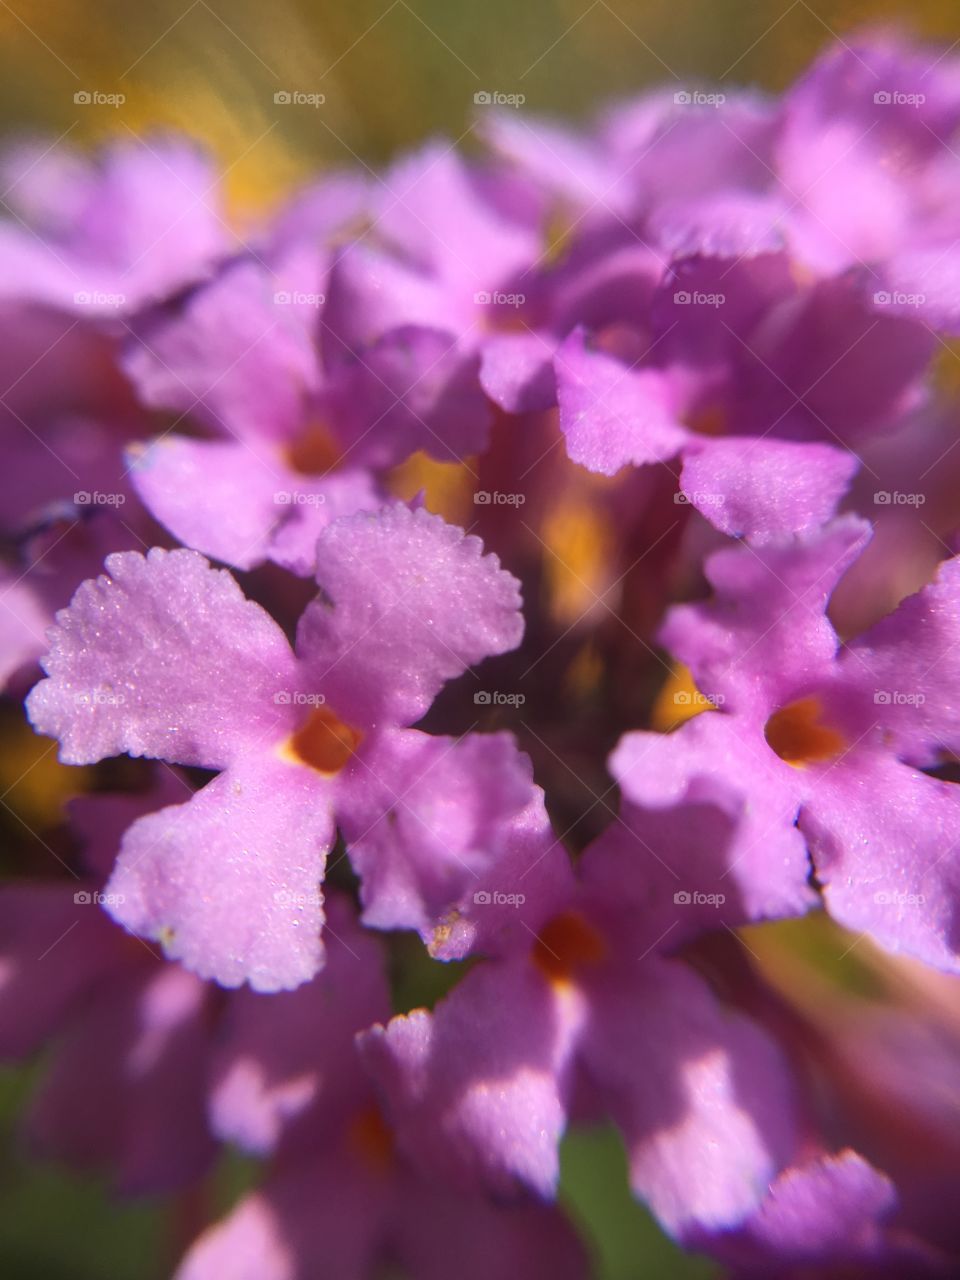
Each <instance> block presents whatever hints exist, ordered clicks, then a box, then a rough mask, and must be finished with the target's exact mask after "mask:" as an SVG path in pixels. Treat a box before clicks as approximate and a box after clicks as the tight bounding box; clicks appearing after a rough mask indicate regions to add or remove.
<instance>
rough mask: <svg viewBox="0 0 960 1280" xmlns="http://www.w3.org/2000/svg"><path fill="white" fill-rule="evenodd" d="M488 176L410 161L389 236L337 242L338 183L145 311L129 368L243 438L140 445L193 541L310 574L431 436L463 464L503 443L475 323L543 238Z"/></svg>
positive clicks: (178, 529) (145, 466)
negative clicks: (492, 433) (390, 473)
mask: <svg viewBox="0 0 960 1280" xmlns="http://www.w3.org/2000/svg"><path fill="white" fill-rule="evenodd" d="M380 187H382V194H381V192H380ZM475 187H476V184H475V182H474V180H473V178H472V176H471V175H470V174H469V173H468V171H467V170H466V168H465V166H463V164H462V163H461V162H460V161H459V160H458V159H457V158H456V157H455V156H454V155H453V154H452V153H450V152H446V151H443V150H441V149H439V148H428V149H427V150H426V151H424V152H423V153H421V154H418V155H416V156H412V157H409V158H407V159H406V160H405V161H403V162H402V163H400V164H399V165H398V166H397V167H396V169H395V170H392V171H391V172H389V173H388V174H387V175H386V176H385V177H384V178H383V179H382V180H381V181H380V184H379V187H378V189H377V191H376V193H375V194H373V195H370V194H368V197H367V199H368V202H369V204H370V209H369V215H370V216H371V217H373V219H374V225H375V226H376V229H377V234H376V238H375V239H374V240H373V241H372V242H370V241H368V240H367V238H366V237H362V238H360V239H359V240H354V241H353V242H351V243H349V244H347V245H346V246H344V247H342V248H341V249H339V250H338V251H337V252H336V254H334V252H333V251H332V250H330V249H322V248H317V247H316V245H315V242H314V241H313V239H308V237H307V235H306V231H307V230H308V229H309V230H312V231H313V233H314V234H315V235H316V234H317V228H318V226H319V228H320V231H322V233H323V234H324V235H325V237H326V239H327V240H329V239H330V238H331V237H332V233H333V232H334V231H335V230H337V220H335V218H334V214H335V212H336V210H337V208H338V207H339V209H340V218H339V222H340V223H344V222H346V221H348V220H349V219H350V218H351V217H355V216H356V214H357V212H358V208H357V206H358V197H357V193H356V192H355V191H354V190H353V189H352V188H349V187H348V189H347V192H346V197H345V198H344V195H343V192H342V191H341V190H340V187H335V190H334V196H333V197H331V198H328V199H327V201H326V202H325V204H324V207H323V212H324V213H325V215H326V216H325V217H324V216H318V209H317V203H318V201H319V200H320V198H321V195H322V189H321V188H318V189H317V191H316V192H314V193H313V199H312V206H311V203H310V202H308V201H306V199H304V200H303V201H301V203H300V207H299V208H298V209H295V210H293V211H288V212H287V213H286V214H285V215H284V216H283V217H282V218H281V219H280V221H279V225H278V226H277V228H275V229H274V230H273V231H272V232H271V233H270V235H269V236H267V237H266V244H265V246H264V247H263V250H262V252H260V251H257V250H253V251H251V253H250V254H249V255H247V256H244V257H240V258H237V259H235V260H233V261H231V262H228V263H227V264H226V265H225V266H224V267H223V268H222V270H221V271H220V272H219V274H218V275H217V276H216V277H215V278H214V279H213V280H212V281H211V282H210V283H209V284H208V285H206V286H203V287H201V288H199V289H198V290H196V291H195V292H194V293H193V294H191V295H190V296H189V297H187V298H186V299H180V300H176V301H174V302H172V303H170V304H167V305H165V306H162V307H160V308H158V309H157V310H155V311H154V312H152V313H149V314H147V315H144V316H143V317H141V319H140V321H139V322H138V323H137V324H136V326H135V329H134V333H133V337H132V339H131V340H130V341H129V342H128V344H127V349H126V354H125V365H126V368H127V371H128V373H129V374H130V376H131V378H132V379H133V381H134V383H135V385H136V387H137V389H138V392H139V394H140V396H141V397H142V399H143V400H144V402H145V403H147V404H149V405H151V406H154V407H157V408H164V409H173V410H176V411H178V412H179V414H180V418H179V419H178V421H180V420H181V419H182V418H184V417H188V416H189V417H191V418H192V419H194V420H195V421H197V422H198V423H200V424H202V425H203V426H205V427H206V428H208V429H209V430H210V431H212V432H214V433H215V434H217V435H219V436H226V437H227V438H228V439H227V442H226V443H220V442H218V443H208V442H200V441H192V440H187V439H183V438H181V437H179V436H176V435H174V436H172V437H171V436H164V437H161V438H160V439H159V440H158V441H156V442H155V443H153V444H152V445H150V446H148V447H147V448H146V449H145V450H141V449H137V450H135V451H134V452H133V454H132V467H133V480H134V483H135V485H136V487H137V490H138V492H139V493H140V495H141V497H142V498H143V500H144V501H145V503H146V504H147V506H148V507H149V508H150V510H151V511H152V512H153V514H154V515H155V516H156V517H157V518H158V519H159V520H161V521H162V522H163V523H164V524H165V525H166V526H167V527H168V528H169V529H170V530H171V531H172V532H173V533H174V534H175V535H176V536H177V537H178V538H179V539H180V540H181V541H183V542H185V543H186V544H187V545H188V546H191V547H193V548H194V549H196V550H199V551H202V552H204V553H205V554H207V555H212V556H215V557H217V558H218V559H221V560H224V561H225V562H227V563H229V564H232V565H235V566H236V567H238V568H249V567H250V566H252V565H254V564H258V563H261V562H262V561H263V560H264V559H272V560H274V561H275V562H276V563H278V564H281V565H283V566H284V567H285V568H289V569H292V570H293V571H294V572H295V573H298V574H301V575H303V576H307V577H309V576H311V575H312V573H313V568H314V561H313V553H314V550H315V543H316V536H317V533H318V532H319V531H320V529H321V528H323V527H324V526H325V525H326V524H327V523H329V521H330V520H332V519H334V518H336V516H338V515H342V514H348V513H349V512H351V511H355V510H362V509H373V508H375V507H376V506H378V505H379V502H380V500H381V497H382V494H381V490H380V488H379V486H378V483H377V481H378V479H379V476H380V475H381V473H382V472H383V471H384V470H385V469H387V468H389V467H391V466H393V465H395V464H397V463H399V462H402V461H403V460H404V459H405V458H407V457H408V456H409V455H410V454H412V453H414V452H416V451H417V450H424V451H425V452H427V453H428V454H430V455H432V456H433V457H436V458H439V459H441V460H443V461H450V460H454V461H462V460H463V459H465V458H466V457H467V456H469V455H471V454H473V453H476V452H478V451H480V450H482V449H483V448H484V447H485V446H486V443H487V438H488V431H489V422H490V411H489V407H488V406H487V404H486V402H485V400H484V397H483V394H482V392H481V390H480V387H479V385H478V384H477V378H476V367H475V366H476V356H475V354H474V349H475V347H476V340H475V339H474V340H471V338H470V330H471V329H474V328H478V327H479V326H480V323H481V320H482V318H483V316H484V314H485V311H486V310H488V309H489V308H485V307H484V306H482V305H480V304H478V302H477V300H476V298H477V296H479V291H481V290H489V289H490V288H492V287H494V286H495V285H497V284H498V283H499V282H501V281H503V280H506V278H507V276H508V274H509V272H510V271H512V270H514V269H515V268H516V267H517V266H518V264H519V263H521V262H522V261H524V260H526V258H528V257H529V256H530V255H531V253H532V244H533V238H532V233H531V232H530V231H529V230H526V229H524V228H523V227H522V226H521V225H520V224H513V223H511V222H510V221H508V220H507V218H506V217H504V216H502V215H501V214H500V213H498V211H497V210H496V208H494V207H489V202H488V201H486V200H485V199H484V197H483V196H482V193H481V191H480V190H479V189H475ZM305 224H306V225H305ZM264 255H266V256H264Z"/></svg>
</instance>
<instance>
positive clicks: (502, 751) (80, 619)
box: [29, 505, 535, 990]
mask: <svg viewBox="0 0 960 1280" xmlns="http://www.w3.org/2000/svg"><path fill="white" fill-rule="evenodd" d="M481 552H482V549H481V545H480V543H479V541H478V540H477V539H475V538H467V537H465V536H464V535H463V534H462V533H461V532H460V531H459V530H457V529H454V528H452V527H451V526H449V525H445V524H444V522H443V521H442V520H440V519H439V518H438V517H435V516H430V515H428V514H427V513H426V512H425V511H417V512H411V511H410V510H408V509H407V508H405V507H402V506H399V505H398V506H394V507H392V508H387V509H385V510H384V511H382V512H381V513H380V514H378V515H359V516H355V517H350V518H347V519H344V520H342V521H338V522H335V523H334V524H332V525H331V526H329V527H328V528H327V529H326V530H325V531H324V533H323V534H322V535H321V538H320V543H319V563H320V565H321V569H320V573H319V576H318V582H319V584H320V587H321V592H322V595H321V596H320V597H319V598H318V599H317V600H315V601H314V602H313V603H312V604H310V605H309V606H308V607H307V609H306V610H305V612H304V614H303V616H302V618H301V619H300V623H299V627H298V634H297V650H296V653H294V651H293V650H292V649H291V647H290V645H289V643H288V642H287V640H286V637H285V636H284V635H283V633H282V632H281V631H280V629H279V627H277V625H276V624H275V623H274V622H273V621H272V619H271V618H270V617H269V616H268V615H267V614H266V613H265V612H264V610H263V609H261V608H260V606H259V605H256V604H253V603H252V602H250V601H247V600H245V599H244V597H243V595H242V594H241V592H240V590H239V588H238V587H237V584H236V583H235V582H234V580H233V579H232V578H231V577H230V576H229V575H228V574H227V573H226V572H224V571H222V570H220V571H218V570H214V569H211V568H210V566H209V565H208V564H207V562H206V561H205V560H204V559H203V558H202V557H201V556H199V555H197V554H196V553H195V552H191V551H172V552H165V551H161V550H153V551H151V552H150V553H149V555H148V556H147V557H146V558H144V557H143V556H141V555H139V554H137V553H135V552H127V553H123V554H120V555H116V556H113V557H110V558H109V559H108V561H107V571H108V575H109V576H103V577H101V578H99V579H97V581H95V582H88V583H85V584H84V585H83V586H82V587H81V588H80V590H79V591H78V593H77V595H76V596H75V597H74V600H73V603H72V604H71V606H70V608H69V609H66V610H64V611H63V612H61V614H60V615H59V618H58V625H57V627H56V629H55V630H54V631H53V632H52V633H51V642H52V649H51V653H50V655H49V656H48V657H47V658H46V659H45V668H46V670H47V672H48V678H47V679H46V680H44V681H41V682H40V684H38V685H37V686H36V687H35V689H34V690H33V692H32V693H31V695H30V698H29V710H30V715H31V718H32V720H33V723H34V725H35V727H36V728H37V729H39V730H40V731H41V732H47V733H50V734H51V735H53V736H58V737H59V738H60V740H61V755H62V758H63V759H64V760H66V761H68V762H70V763H76V764H79V763H89V762H92V761H95V760H100V759H102V758H103V757H105V756H108V755H115V754H117V753H119V752H122V751H126V752H128V753H129V754H131V755H143V756H148V757H153V758H155V759H161V760H167V761H169V762H177V763H180V764H185V765H199V766H201V767H204V768H207V769H215V770H218V771H222V772H220V774H219V776H218V777H217V778H215V779H214V780H213V781H212V782H211V783H209V784H208V785H207V786H205V787H204V788H203V789H202V790H200V791H199V792H198V793H197V794H196V795H195V796H194V797H193V798H192V799H191V800H190V801H189V802H188V803H187V804H184V805H177V806H175V807H173V808H168V809H164V810H162V811H161V812H159V813H157V814H153V815H150V816H148V817H145V818H142V819H141V820H140V821H138V822H137V823H135V824H134V825H133V826H132V827H131V828H130V830H129V831H128V832H127V834H126V836H125V837H124V840H123V844H122V847H121V852H120V856H119V858H118V862H117V866H116V869H115V870H114V873H113V875H112V877H111V880H110V884H109V888H110V890H111V891H112V892H114V893H116V894H118V895H121V896H122V903H120V904H118V905H116V906H114V907H112V908H111V910H112V914H113V915H114V917H115V918H116V919H117V920H119V921H120V922H121V923H123V924H125V925H126V926H127V927H128V928H130V929H132V930H134V931H136V932H139V933H142V934H145V935H147V936H149V937H152V938H157V939H159V940H160V941H161V942H162V943H163V945H164V947H165V950H166V951H167V954H168V955H170V956H171V957H172V958H177V959H182V960H183V961H184V963H185V964H186V965H187V966H188V967H190V968H192V969H194V970H195V971H196V972H198V973H200V974H201V975H202V976H205V977H215V978H216V979H217V980H218V981H220V982H222V983H224V984H225V985H228V986H235V985H237V984H239V983H241V982H243V981H245V980H246V981H249V982H250V983H251V984H252V985H253V986H254V987H255V988H257V989H259V990H273V989H277V988H282V987H293V986H296V985H297V984H298V983H300V982H303V981H305V980H306V979H307V978H309V977H310V976H311V975H312V974H313V973H314V972H316V970H317V968H318V967H319V965H320V963H321V954H322V952H321V941H320V936H319V935H320V924H321V921H322V911H321V894H320V881H321V880H322V877H323V865H324V859H325V855H326V853H327V852H328V851H329V849H330V848H331V846H332V844H333V840H334V822H335V821H338V822H339V823H340V825H341V827H342V829H343V831H344V834H345V836H346V838H347V842H348V845H349V846H350V847H351V848H352V849H354V850H355V851H356V856H357V859H358V867H359V869H360V870H361V873H362V874H364V873H367V872H368V869H369V880H368V881H367V884H366V887H365V893H366V895H367V907H368V910H369V911H370V912H371V913H372V915H373V916H374V917H375V918H376V919H377V920H378V921H380V922H382V923H386V924H389V925H391V926H397V925H399V924H405V925H407V926H408V927H420V926H421V925H423V924H424V921H425V920H428V919H429V918H430V917H432V916H433V915H434V914H435V913H436V912H438V911H439V910H440V909H441V907H442V908H443V910H446V909H447V908H448V907H449V906H450V905H452V903H454V902H455V901H456V900H457V899H459V898H460V897H461V896H462V894H463V893H464V891H465V889H466V888H467V887H468V885H469V881H470V878H472V877H475V876H476V875H477V874H478V872H477V867H478V866H482V865H484V864H485V862H486V861H487V860H488V859H489V858H490V857H491V856H492V854H493V853H494V851H495V849H496V846H497V844H498V842H499V840H500V839H501V838H503V839H506V838H507V832H508V831H509V829H510V828H511V825H512V824H513V821H514V818H515V817H518V816H519V815H521V814H522V811H523V810H524V809H525V808H526V807H527V805H528V804H529V803H530V802H531V801H532V800H533V798H534V794H535V792H534V788H533V787H532V783H531V779H530V770H529V765H528V764H527V763H526V761H525V760H524V759H523V758H522V757H521V756H520V755H519V754H518V752H517V751H516V748H515V746H514V744H513V742H512V739H510V738H509V737H508V736H507V735H490V736H484V737H477V738H471V737H469V736H467V737H464V738H461V739H444V738H437V737H430V736H427V735H424V734H422V733H419V732H418V731H416V730H410V729H406V728H404V727H403V726H406V725H409V724H410V723H412V722H413V721H415V720H417V719H419V717H420V716H421V715H423V713H424V712H425V711H426V710H427V709H428V707H429V706H430V703H431V702H432V701H433V698H434V696H435V694H436V693H437V691H438V690H439V689H440V687H441V686H442V684H443V683H444V682H445V681H446V680H448V679H450V678H452V677H454V676H457V675H459V674H460V673H461V672H462V671H463V670H465V669H466V668H467V667H468V666H469V665H470V664H471V663H474V662H477V661H479V660H480V659H482V658H484V657H486V656H488V655H489V654H492V653H501V652H504V651H505V650H508V649H510V648H512V647H514V646H515V645H516V644H517V643H518V641H519V639H520V635H521V629H522V621H521V618H520V613H519V603H520V602H519V595H518V591H517V584H516V582H515V580H514V579H513V578H511V576H510V575H509V574H507V573H506V572H504V571H503V570H501V569H500V568H499V565H498V562H497V561H496V559H495V558H494V557H492V556H483V555H482V553H481ZM408 796H409V799H408ZM519 820H520V821H521V822H523V821H524V819H523V818H522V817H520V818H519ZM501 825H502V827H503V833H502V835H501V834H500V828H501ZM388 838H389V840H390V843H391V847H390V848H388V849H387V850H386V851H385V852H384V853H383V854H382V856H378V851H379V849H380V846H381V845H382V844H383V842H384V841H385V840H387V839H388ZM198 849H202V850H203V855H202V856H201V857H198V856H197V850H198Z"/></svg>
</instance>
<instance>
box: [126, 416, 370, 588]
mask: <svg viewBox="0 0 960 1280" xmlns="http://www.w3.org/2000/svg"><path fill="white" fill-rule="evenodd" d="M130 456H131V458H132V465H131V473H130V474H131V478H132V480H133V484H134V487H135V488H136V490H137V493H138V494H139V495H140V497H141V499H142V500H143V502H144V504H145V505H146V507H147V508H148V510H149V511H150V512H151V514H152V515H153V516H155V517H156V519H157V520H159V521H160V522H161V524H163V525H165V526H166V527H167V528H168V529H169V530H170V532H171V533H172V534H173V535H174V537H176V538H177V539H178V540H179V541H180V542H182V543H184V544H185V545H186V546H188V547H192V548H193V549H194V550H195V551H201V552H202V553H203V554H204V555H207V556H211V557H213V558H214V559H216V560H222V561H223V562H224V563H226V564H229V565H232V566H233V567H235V568H237V569H251V568H253V567H254V566H255V565H258V564H262V563H263V562H264V561H265V560H268V559H269V560H273V561H274V562H275V563H277V564H280V565H282V566H283V567H284V568H288V569H291V570H292V571H293V572H294V573H297V574H299V575H300V576H302V577H312V576H313V574H314V573H315V571H316V546H317V538H318V536H319V534H320V531H321V529H324V528H325V527H326V526H327V525H328V524H329V523H330V521H331V520H335V519H336V518H337V517H338V516H343V515H351V514H352V513H353V512H354V511H358V510H370V509H373V508H375V507H377V506H379V505H380V503H379V499H378V495H377V493H376V492H375V490H374V487H373V482H372V480H371V478H370V476H369V474H368V473H367V472H365V471H361V470H359V469H357V470H350V471H348V470H344V471H339V472H332V473H329V474H327V475H324V476H306V475H300V474H299V473H297V472H295V471H292V470H291V469H290V468H289V467H288V466H287V465H286V464H285V463H284V462H282V461H281V459H280V458H279V457H278V456H274V455H271V454H269V453H264V452H261V451H258V450H255V449H254V448H252V447H251V446H250V445H247V444H227V443H220V442H218V441H204V440H189V439H186V438H185V437H182V436H163V437H161V438H160V439H159V440H155V441H154V442H153V443H152V444H149V445H147V446H145V447H142V448H141V447H139V446H138V447H135V448H134V449H132V450H131V452H130Z"/></svg>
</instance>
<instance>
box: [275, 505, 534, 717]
mask: <svg viewBox="0 0 960 1280" xmlns="http://www.w3.org/2000/svg"><path fill="white" fill-rule="evenodd" d="M317 564H318V570H317V581H318V582H319V584H320V587H321V590H322V592H323V595H322V597H321V598H320V599H318V600H316V601H314V602H313V603H312V604H310V605H308V606H307V608H306V610H305V611H304V614H303V616H302V618H301V619H300V625H299V627H298V630H297V651H298V653H299V654H300V655H301V657H302V659H303V660H304V662H305V664H306V665H307V668H308V669H309V670H310V671H311V672H312V675H313V677H314V680H315V683H316V686H317V687H318V688H320V689H322V690H323V691H324V692H325V693H326V695H327V697H328V698H329V699H330V701H331V702H332V703H333V705H334V707H335V708H336V710H337V711H338V712H339V713H340V714H341V715H343V716H344V717H345V718H346V719H348V720H350V721H351V722H352V723H354V724H357V725H360V726H364V725H371V724H375V723H378V722H380V723H390V722H391V721H392V722H393V723H399V724H410V723H412V722H413V721H414V720H417V719H418V718H419V717H420V716H421V715H423V713H424V712H425V711H426V710H427V708H428V707H429V706H430V704H431V703H432V701H433V699H434V697H435V696H436V694H437V693H438V692H439V690H440V688H441V687H442V685H443V684H444V683H445V682H446V681H447V680H450V679H452V678H453V677H454V676H458V675H460V674H461V673H462V672H463V671H465V670H467V669H468V668H469V667H470V666H471V665H472V664H473V663H475V662H479V661H480V660H481V659H483V658H485V657H487V656H489V655H491V654H494V653H505V652H507V651H508V650H510V649H514V648H516V646H517V645H518V644H519V643H520V637H521V635H522V633H523V619H522V617H521V614H520V593H519V590H518V584H517V581H516V579H515V578H514V577H513V576H512V575H511V574H509V573H507V572H506V571H505V570H503V569H501V568H500V562H499V561H498V559H497V557H496V556H494V555H484V554H483V546H482V544H481V542H480V540H479V538H475V537H470V536H467V535H466V534H464V533H463V531H462V530H461V529H458V528H456V527H455V526H453V525H449V524H446V523H445V522H444V521H443V520H441V519H440V517H439V516H434V515H431V514H430V513H429V512H427V511H425V510H423V509H420V510H417V511H411V510H410V509H409V508H407V507H404V506H402V505H400V504H395V505H393V506H391V507H386V508H384V510H382V511H381V512H379V513H377V514H369V515H368V514H360V515H355V516H350V517H346V518H344V519H343V520H338V521H335V522H334V523H333V524H331V525H330V526H329V527H328V528H327V529H326V530H324V532H323V533H322V534H321V535H320V541H319V543H318V547H317Z"/></svg>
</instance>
